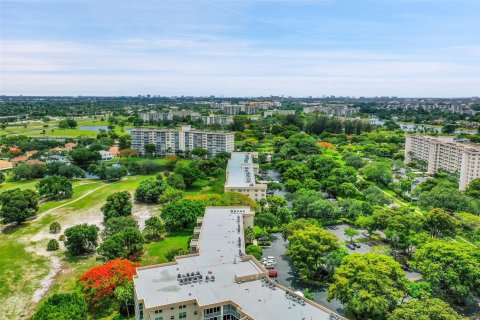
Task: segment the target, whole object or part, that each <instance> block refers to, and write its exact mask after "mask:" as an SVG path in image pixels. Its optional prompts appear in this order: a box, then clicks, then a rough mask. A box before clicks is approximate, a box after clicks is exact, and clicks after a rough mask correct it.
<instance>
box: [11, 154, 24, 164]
mask: <svg viewBox="0 0 480 320" xmlns="http://www.w3.org/2000/svg"><path fill="white" fill-rule="evenodd" d="M27 160H28V157H27V156H25V155H23V156H18V157H15V158H11V159H10V162H11V163H13V164H16V163H19V162H25V161H27Z"/></svg>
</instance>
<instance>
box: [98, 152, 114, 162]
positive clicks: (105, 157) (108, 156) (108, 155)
mask: <svg viewBox="0 0 480 320" xmlns="http://www.w3.org/2000/svg"><path fill="white" fill-rule="evenodd" d="M98 152H99V153H100V155H101V156H102V161H107V160H113V158H114V157H113V154H111V153H110V152H108V151H105V150H100V151H98Z"/></svg>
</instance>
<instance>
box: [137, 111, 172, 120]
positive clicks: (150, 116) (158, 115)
mask: <svg viewBox="0 0 480 320" xmlns="http://www.w3.org/2000/svg"><path fill="white" fill-rule="evenodd" d="M139 117H140V119H142V120H143V121H145V122H160V121H166V120H173V116H172V115H171V114H170V113H167V112H158V111H148V112H144V113H140V114H139Z"/></svg>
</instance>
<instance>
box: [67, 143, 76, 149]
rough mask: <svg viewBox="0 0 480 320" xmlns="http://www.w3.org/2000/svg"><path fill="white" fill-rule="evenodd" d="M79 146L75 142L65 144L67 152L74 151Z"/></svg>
mask: <svg viewBox="0 0 480 320" xmlns="http://www.w3.org/2000/svg"><path fill="white" fill-rule="evenodd" d="M76 146H77V144H76V143H75V142H67V143H65V149H67V150H72V149H73V148H75V147H76Z"/></svg>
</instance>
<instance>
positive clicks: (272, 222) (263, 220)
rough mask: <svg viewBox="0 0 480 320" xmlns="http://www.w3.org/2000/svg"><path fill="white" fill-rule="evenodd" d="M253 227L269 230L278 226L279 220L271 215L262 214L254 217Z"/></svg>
mask: <svg viewBox="0 0 480 320" xmlns="http://www.w3.org/2000/svg"><path fill="white" fill-rule="evenodd" d="M255 225H258V226H259V227H261V228H266V229H271V228H274V227H278V226H279V225H280V219H279V218H277V217H276V216H275V215H274V214H272V213H262V214H257V215H255Z"/></svg>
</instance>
